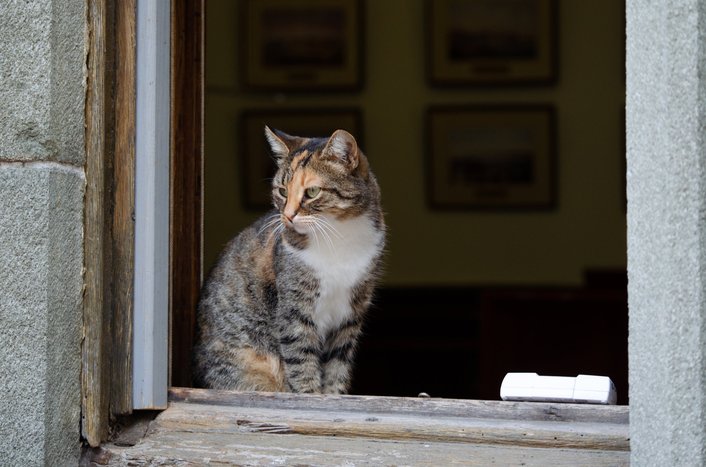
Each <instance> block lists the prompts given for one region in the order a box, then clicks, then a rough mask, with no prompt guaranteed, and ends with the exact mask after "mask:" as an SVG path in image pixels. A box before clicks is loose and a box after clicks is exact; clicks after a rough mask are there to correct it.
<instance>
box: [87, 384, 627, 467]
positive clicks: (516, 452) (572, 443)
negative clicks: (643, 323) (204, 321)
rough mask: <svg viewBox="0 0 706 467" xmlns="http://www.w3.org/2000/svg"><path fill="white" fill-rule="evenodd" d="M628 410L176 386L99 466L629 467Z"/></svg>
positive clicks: (100, 453) (98, 456) (102, 454)
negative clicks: (138, 433)
mask: <svg viewBox="0 0 706 467" xmlns="http://www.w3.org/2000/svg"><path fill="white" fill-rule="evenodd" d="M629 448H630V444H629V434H628V408H627V407H626V406H593V405H573V404H545V403H514V402H498V401H473V400H452V399H417V398H396V397H375V396H320V395H299V394H280V393H277V394H275V393H237V392H230V391H213V390H202V389H185V388H173V389H172V390H171V391H170V404H169V408H168V409H167V410H165V411H164V412H162V413H161V414H160V415H159V416H158V417H157V418H156V419H155V420H153V421H152V422H151V423H150V426H149V429H148V430H147V433H146V435H145V437H144V438H143V439H141V440H140V441H139V442H137V443H136V444H135V445H134V446H120V445H118V444H106V445H104V446H102V447H101V448H99V449H98V450H94V451H93V452H92V454H91V459H90V461H89V463H92V464H93V465H208V464H217V465H218V464H220V465H223V464H227V465H294V464H300V465H301V464H306V465H308V464H315V465H343V464H345V465H419V464H422V465H438V466H440V465H452V464H458V463H461V464H466V465H490V464H497V465H542V466H546V465H573V466H580V465H591V466H602V465H611V466H615V465H628V463H629Z"/></svg>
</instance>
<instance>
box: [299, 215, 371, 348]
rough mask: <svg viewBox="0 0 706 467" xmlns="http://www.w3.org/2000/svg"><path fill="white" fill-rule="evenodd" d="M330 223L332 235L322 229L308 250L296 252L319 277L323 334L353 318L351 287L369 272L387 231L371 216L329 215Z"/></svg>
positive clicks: (318, 316) (318, 312)
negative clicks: (336, 217) (338, 217)
mask: <svg viewBox="0 0 706 467" xmlns="http://www.w3.org/2000/svg"><path fill="white" fill-rule="evenodd" d="M327 222H328V223H329V226H330V228H327V229H326V230H327V234H328V238H325V237H324V234H322V233H321V232H318V235H317V237H318V238H310V241H309V246H308V247H307V248H306V249H304V250H300V251H297V252H296V254H297V256H299V258H300V259H301V260H302V261H304V263H306V264H307V265H308V266H310V267H311V268H312V269H313V270H314V271H315V273H316V275H317V278H318V279H319V284H320V288H319V298H318V300H317V303H316V309H315V312H314V322H315V323H316V326H317V330H318V332H319V335H320V336H322V337H325V336H326V334H327V333H328V332H329V331H331V330H334V329H336V328H337V327H338V326H340V325H341V324H343V323H344V322H345V321H347V320H348V319H349V318H350V316H351V313H352V309H351V305H350V295H351V289H352V288H353V287H354V286H355V285H356V284H357V283H358V282H360V280H361V279H363V277H364V276H365V275H366V274H368V273H369V271H370V265H371V262H372V261H373V259H374V258H375V257H376V256H377V255H378V254H379V252H380V250H381V248H382V242H383V233H382V232H381V231H379V230H377V229H375V227H374V226H373V223H372V221H371V220H370V219H368V217H367V216H361V217H358V218H354V219H350V220H346V221H337V220H333V219H330V218H329V219H327Z"/></svg>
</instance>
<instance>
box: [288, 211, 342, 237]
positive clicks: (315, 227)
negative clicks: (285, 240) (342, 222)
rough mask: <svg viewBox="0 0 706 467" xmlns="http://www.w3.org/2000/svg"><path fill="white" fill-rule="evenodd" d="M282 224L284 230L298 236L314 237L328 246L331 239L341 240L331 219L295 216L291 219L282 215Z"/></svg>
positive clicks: (315, 215) (318, 215) (319, 216)
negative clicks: (286, 229) (288, 230)
mask: <svg viewBox="0 0 706 467" xmlns="http://www.w3.org/2000/svg"><path fill="white" fill-rule="evenodd" d="M282 223H283V224H284V226H285V227H286V228H288V229H290V230H293V231H295V232H297V233H298V234H300V235H308V236H310V237H314V239H315V240H317V241H321V242H325V243H329V244H330V243H332V240H333V239H335V238H341V234H340V233H339V232H338V230H337V229H336V227H335V226H334V224H333V223H332V221H331V219H329V218H328V217H327V216H325V215H321V214H310V215H306V216H302V215H296V216H294V217H293V218H291V219H289V218H288V217H287V216H284V215H283V216H282Z"/></svg>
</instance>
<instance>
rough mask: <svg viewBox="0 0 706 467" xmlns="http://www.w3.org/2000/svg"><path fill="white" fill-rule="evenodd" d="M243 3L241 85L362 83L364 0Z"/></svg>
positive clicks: (309, 87)
mask: <svg viewBox="0 0 706 467" xmlns="http://www.w3.org/2000/svg"><path fill="white" fill-rule="evenodd" d="M242 5H243V8H242V14H241V16H242V22H241V30H242V35H241V44H242V46H241V48H240V54H241V57H240V64H241V68H242V75H241V76H242V80H243V85H244V86H245V88H247V89H251V90H263V91H265V90H266V91H321V90H326V91H329V90H330V91H334V90H335V91H351V90H358V89H360V88H361V87H362V83H363V58H362V57H363V48H364V41H363V18H364V11H363V2H362V0H301V1H297V2H291V1H288V0H245V1H243V3H242Z"/></svg>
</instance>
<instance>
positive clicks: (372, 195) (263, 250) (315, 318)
mask: <svg viewBox="0 0 706 467" xmlns="http://www.w3.org/2000/svg"><path fill="white" fill-rule="evenodd" d="M265 136H266V138H267V140H268V142H269V144H270V146H271V149H272V153H273V155H274V157H275V160H276V162H277V166H278V169H277V173H276V174H275V177H274V179H273V182H272V199H273V203H274V206H275V208H276V209H275V210H274V211H272V212H270V213H269V214H268V215H266V216H264V217H262V218H261V219H259V220H258V221H256V222H255V223H254V224H253V225H252V226H250V227H248V228H246V229H245V230H244V231H243V232H241V233H240V234H239V235H238V236H237V237H235V238H234V239H233V240H231V241H230V242H229V243H228V245H227V246H226V248H225V249H224V251H223V252H222V253H221V255H220V257H219V259H218V261H217V263H216V265H215V267H214V268H213V270H212V271H211V273H210V275H209V277H208V279H207V280H206V282H205V284H204V286H203V289H202V291H201V298H200V301H199V306H198V319H197V336H196V345H195V356H194V363H195V376H196V383H197V384H198V385H200V386H203V387H209V388H218V389H236V390H251V391H291V392H305V393H345V392H347V391H348V388H349V385H350V377H351V375H350V373H351V364H352V361H353V354H354V352H355V349H356V343H357V340H358V336H359V335H360V332H361V324H362V321H363V316H364V315H365V312H366V310H367V308H368V306H369V305H370V301H371V296H372V293H373V288H374V285H375V282H376V279H377V276H378V272H379V270H380V260H381V255H382V251H383V246H384V243H385V223H384V219H383V213H382V210H381V207H380V189H379V187H378V184H377V181H376V180H375V176H374V175H373V173H372V172H371V171H370V166H369V165H368V160H367V158H366V157H365V155H364V154H363V153H362V152H361V150H360V149H359V148H358V144H357V143H356V140H355V139H354V138H353V136H352V135H351V134H350V133H348V132H346V131H345V130H337V131H335V132H334V133H333V134H332V135H331V137H329V138H303V137H296V136H290V135H287V134H285V133H283V132H281V131H277V130H275V131H272V130H270V129H269V128H267V127H265Z"/></svg>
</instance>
